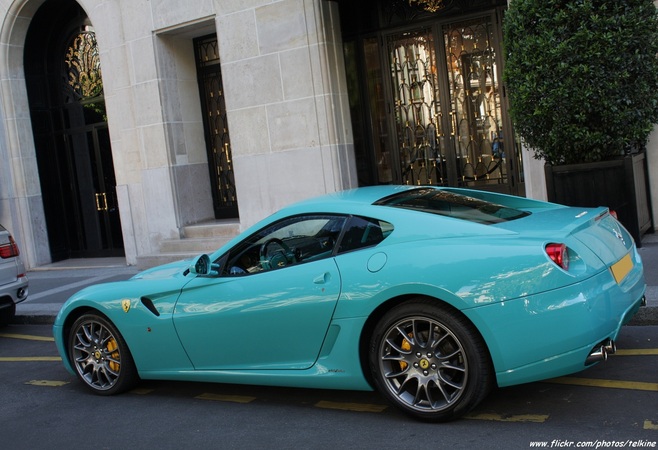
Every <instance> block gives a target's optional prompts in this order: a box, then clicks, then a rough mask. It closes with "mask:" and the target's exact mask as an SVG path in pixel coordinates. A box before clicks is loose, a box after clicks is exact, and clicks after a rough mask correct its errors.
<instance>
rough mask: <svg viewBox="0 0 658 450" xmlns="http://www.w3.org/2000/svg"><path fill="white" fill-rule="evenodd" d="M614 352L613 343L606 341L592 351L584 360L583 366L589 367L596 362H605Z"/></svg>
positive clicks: (610, 340)
mask: <svg viewBox="0 0 658 450" xmlns="http://www.w3.org/2000/svg"><path fill="white" fill-rule="evenodd" d="M616 351H617V346H616V345H615V341H613V340H612V339H607V340H606V341H604V342H602V343H601V344H599V345H597V346H596V347H594V348H593V349H592V351H591V352H590V354H589V356H587V359H585V365H586V366H591V365H592V364H594V363H597V362H601V361H607V359H608V355H612V354H614V353H615V352H616Z"/></svg>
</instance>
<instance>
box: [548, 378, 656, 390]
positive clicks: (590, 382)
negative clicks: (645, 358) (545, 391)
mask: <svg viewBox="0 0 658 450" xmlns="http://www.w3.org/2000/svg"><path fill="white" fill-rule="evenodd" d="M546 382H547V383H557V384H574V385H577V386H592V387H602V388H614V389H631V390H635V391H655V392H658V383H644V382H641V381H621V380H597V379H594V378H577V377H560V378H552V379H550V380H546Z"/></svg>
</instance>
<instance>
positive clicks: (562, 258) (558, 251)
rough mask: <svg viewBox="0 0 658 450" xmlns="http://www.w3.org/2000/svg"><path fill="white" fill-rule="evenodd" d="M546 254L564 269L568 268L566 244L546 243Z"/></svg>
mask: <svg viewBox="0 0 658 450" xmlns="http://www.w3.org/2000/svg"><path fill="white" fill-rule="evenodd" d="M546 254H547V255H548V257H549V258H551V261H553V262H554V263H555V264H557V265H558V266H560V267H561V268H563V269H564V270H569V254H568V253H567V246H566V245H564V244H548V245H547V246H546Z"/></svg>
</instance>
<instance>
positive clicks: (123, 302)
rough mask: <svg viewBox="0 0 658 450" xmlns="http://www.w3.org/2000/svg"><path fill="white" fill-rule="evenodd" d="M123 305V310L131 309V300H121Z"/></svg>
mask: <svg viewBox="0 0 658 450" xmlns="http://www.w3.org/2000/svg"><path fill="white" fill-rule="evenodd" d="M121 307H122V308H123V312H128V311H130V300H128V299H124V300H121Z"/></svg>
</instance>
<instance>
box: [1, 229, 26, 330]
mask: <svg viewBox="0 0 658 450" xmlns="http://www.w3.org/2000/svg"><path fill="white" fill-rule="evenodd" d="M19 255H20V252H19V250H18V245H17V244H16V242H15V241H14V238H13V237H12V236H11V234H10V233H9V232H8V231H7V230H6V229H5V227H3V226H2V225H0V326H6V325H8V324H9V323H10V322H11V320H12V319H13V318H14V315H15V314H16V303H20V302H22V301H23V300H25V299H26V298H27V285H28V281H27V272H26V270H25V266H24V265H23V262H22V261H21V259H20V258H19Z"/></svg>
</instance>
